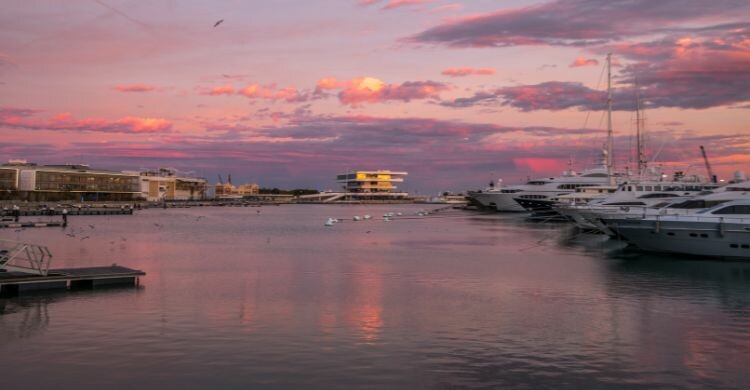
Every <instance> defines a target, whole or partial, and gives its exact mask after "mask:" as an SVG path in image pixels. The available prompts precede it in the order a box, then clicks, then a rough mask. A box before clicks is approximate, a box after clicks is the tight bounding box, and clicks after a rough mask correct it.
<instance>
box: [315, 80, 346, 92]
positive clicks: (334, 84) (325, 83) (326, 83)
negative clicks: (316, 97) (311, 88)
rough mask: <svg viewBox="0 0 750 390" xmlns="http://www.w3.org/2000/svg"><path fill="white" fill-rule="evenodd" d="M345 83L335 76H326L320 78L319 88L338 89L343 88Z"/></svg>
mask: <svg viewBox="0 0 750 390" xmlns="http://www.w3.org/2000/svg"><path fill="white" fill-rule="evenodd" d="M342 87H343V84H342V83H341V82H339V81H338V80H336V78H335V77H326V78H322V79H320V80H318V83H317V88H318V89H338V88H342Z"/></svg>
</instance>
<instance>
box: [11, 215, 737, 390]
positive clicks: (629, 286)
mask: <svg viewBox="0 0 750 390" xmlns="http://www.w3.org/2000/svg"><path fill="white" fill-rule="evenodd" d="M423 208H424V209H428V210H429V209H435V208H437V206H430V207H425V205H359V206H341V205H284V206H279V207H259V208H258V207H231V208H230V207H225V208H221V207H203V208H185V209H169V210H163V209H152V210H142V211H137V212H136V214H135V215H133V216H129V215H124V216H119V215H113V216H75V217H71V218H70V221H69V222H70V223H69V226H68V227H67V228H66V229H61V228H38V229H25V230H13V229H4V230H2V231H0V238H3V239H13V240H22V241H27V242H32V243H39V244H43V245H47V246H49V248H50V250H51V252H52V253H53V255H54V260H53V261H54V264H53V267H89V266H97V265H110V264H112V263H117V264H119V265H123V266H127V267H130V268H137V269H141V270H143V271H145V272H146V273H147V276H145V277H143V278H142V279H141V286H140V287H137V288H132V287H131V288H109V289H95V290H83V291H71V292H56V293H49V292H47V293H35V294H26V295H21V296H18V297H11V298H0V362H2V363H1V364H0V367H2V383H3V384H2V388H4V389H5V388H7V389H38V388H53V387H62V388H70V387H82V388H104V387H106V388H114V389H132V388H139V389H143V388H182V389H186V388H188V389H192V388H196V389H198V388H237V389H245V388H322V389H337V388H342V389H351V388H373V389H396V388H405V389H417V388H427V389H431V388H439V389H443V388H493V389H499V388H529V389H537V388H557V389H565V388H601V387H614V388H638V387H648V388H654V387H659V388H664V387H667V388H715V389H720V388H736V389H742V388H748V387H750V263H743V262H724V261H715V260H710V261H709V260H704V259H696V258H693V259H683V258H680V257H672V256H662V255H651V254H643V253H640V252H637V251H634V250H630V249H627V248H624V244H623V243H621V242H618V241H616V240H607V239H606V237H604V236H601V235H584V234H579V233H576V232H575V231H573V230H572V229H571V228H570V226H569V225H566V224H545V223H533V222H529V221H526V220H525V218H524V216H523V215H522V214H497V213H492V214H486V213H481V212H472V211H464V210H444V211H441V212H438V213H434V214H430V215H427V216H424V217H421V216H417V215H416V213H417V211H418V210H420V209H423ZM387 212H394V213H401V214H402V215H401V216H398V215H395V216H394V217H393V220H392V221H390V222H385V221H383V218H382V216H383V214H385V213H387ZM365 214H370V215H372V216H373V218H372V219H371V220H362V221H353V220H352V218H353V217H354V216H363V215H365ZM329 217H333V218H340V219H341V222H339V223H335V224H333V226H330V227H328V226H324V223H325V222H326V220H327V219H328V218H329Z"/></svg>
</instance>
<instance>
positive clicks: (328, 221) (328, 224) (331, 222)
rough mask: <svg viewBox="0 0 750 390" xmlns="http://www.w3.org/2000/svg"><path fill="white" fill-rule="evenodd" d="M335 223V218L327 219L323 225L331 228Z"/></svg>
mask: <svg viewBox="0 0 750 390" xmlns="http://www.w3.org/2000/svg"><path fill="white" fill-rule="evenodd" d="M336 222H338V221H337V220H336V218H328V220H327V221H326V223H325V226H333V224H334V223H336Z"/></svg>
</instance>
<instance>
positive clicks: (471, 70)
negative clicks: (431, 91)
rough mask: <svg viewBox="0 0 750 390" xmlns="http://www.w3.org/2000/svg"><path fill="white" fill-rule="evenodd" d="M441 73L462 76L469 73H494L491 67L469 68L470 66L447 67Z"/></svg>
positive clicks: (487, 74) (484, 74) (485, 74)
mask: <svg viewBox="0 0 750 390" xmlns="http://www.w3.org/2000/svg"><path fill="white" fill-rule="evenodd" d="M442 74H444V75H446V76H450V77H464V76H470V75H483V76H489V75H493V74H495V69H493V68H471V67H460V68H448V69H445V70H443V72H442Z"/></svg>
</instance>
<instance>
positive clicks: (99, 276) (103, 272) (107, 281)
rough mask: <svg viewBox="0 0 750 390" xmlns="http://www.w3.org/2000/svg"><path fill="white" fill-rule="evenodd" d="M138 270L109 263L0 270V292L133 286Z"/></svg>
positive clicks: (140, 272)
mask: <svg viewBox="0 0 750 390" xmlns="http://www.w3.org/2000/svg"><path fill="white" fill-rule="evenodd" d="M144 275H146V273H145V272H143V271H141V270H136V269H131V268H127V267H122V266H119V265H111V266H104V267H85V268H58V269H50V270H49V271H48V272H47V274H46V275H36V274H31V273H26V272H0V295H15V294H19V293H22V292H27V291H38V290H53V289H58V290H75V289H85V288H95V287H99V286H112V285H122V286H127V285H131V286H137V285H138V284H139V278H140V277H141V276H144Z"/></svg>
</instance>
